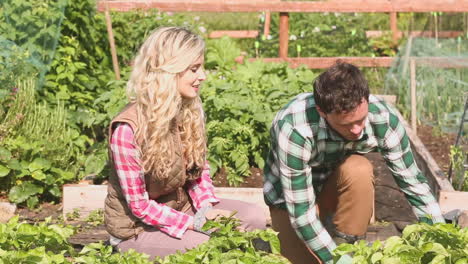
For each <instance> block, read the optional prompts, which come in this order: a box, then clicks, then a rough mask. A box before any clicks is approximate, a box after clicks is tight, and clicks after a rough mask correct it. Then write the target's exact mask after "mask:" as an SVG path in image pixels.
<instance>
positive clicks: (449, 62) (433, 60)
mask: <svg viewBox="0 0 468 264" xmlns="http://www.w3.org/2000/svg"><path fill="white" fill-rule="evenodd" d="M414 59H415V60H416V64H417V65H418V67H420V66H429V67H435V68H451V69H461V68H468V58H462V57H415V58H414Z"/></svg>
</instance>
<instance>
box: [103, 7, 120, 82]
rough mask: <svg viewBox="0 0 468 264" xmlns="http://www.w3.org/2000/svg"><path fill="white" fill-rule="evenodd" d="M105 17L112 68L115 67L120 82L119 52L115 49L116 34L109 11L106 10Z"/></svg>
mask: <svg viewBox="0 0 468 264" xmlns="http://www.w3.org/2000/svg"><path fill="white" fill-rule="evenodd" d="M104 13H105V17H106V25H107V36H108V38H109V45H110V50H111V55H112V66H113V67H114V73H115V79H116V80H120V69H119V60H118V59H117V50H116V49H115V42H114V32H113V31H112V20H111V16H110V13H109V9H108V8H106V11H105V12H104Z"/></svg>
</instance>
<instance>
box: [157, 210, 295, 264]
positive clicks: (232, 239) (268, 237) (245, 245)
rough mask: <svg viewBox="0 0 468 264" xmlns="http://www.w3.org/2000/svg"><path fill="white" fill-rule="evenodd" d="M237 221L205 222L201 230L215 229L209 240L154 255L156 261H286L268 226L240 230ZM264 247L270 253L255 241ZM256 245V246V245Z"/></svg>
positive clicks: (224, 218) (167, 263)
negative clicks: (246, 230)
mask: <svg viewBox="0 0 468 264" xmlns="http://www.w3.org/2000/svg"><path fill="white" fill-rule="evenodd" d="M238 227H239V220H237V219H236V218H234V217H221V218H220V219H219V220H217V221H208V222H207V223H206V224H205V225H204V226H203V229H204V230H211V229H213V230H216V231H214V232H213V233H211V237H210V240H208V241H207V242H205V243H203V244H201V245H199V246H197V247H196V248H194V249H191V250H188V251H187V252H185V253H176V254H172V255H169V256H167V257H165V258H164V259H160V258H156V261H158V262H159V263H160V264H169V263H171V264H172V263H175V264H176V263H201V264H204V263H246V264H247V263H252V264H253V263H265V264H266V263H268V264H275V263H278V264H280V263H282V264H285V263H290V262H289V261H288V260H287V259H286V258H284V257H282V256H281V255H280V245H279V240H278V237H277V233H276V232H274V231H273V230H271V229H267V230H255V231H251V232H243V231H240V230H238ZM259 239H260V240H262V241H263V242H264V243H266V244H267V245H268V246H266V248H268V249H269V251H271V253H270V252H267V251H264V250H258V249H257V248H258V246H256V243H258V242H257V241H258V240H259ZM256 247H257V248H256Z"/></svg>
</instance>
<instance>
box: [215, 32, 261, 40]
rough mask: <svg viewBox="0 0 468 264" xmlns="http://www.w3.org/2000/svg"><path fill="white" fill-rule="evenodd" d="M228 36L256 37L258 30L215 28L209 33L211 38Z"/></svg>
mask: <svg viewBox="0 0 468 264" xmlns="http://www.w3.org/2000/svg"><path fill="white" fill-rule="evenodd" d="M224 36H228V37H231V38H256V37H258V31H256V30H215V31H211V32H210V34H209V35H208V37H209V38H222V37H224Z"/></svg>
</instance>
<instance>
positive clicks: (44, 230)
mask: <svg viewBox="0 0 468 264" xmlns="http://www.w3.org/2000/svg"><path fill="white" fill-rule="evenodd" d="M238 226H239V222H238V220H236V219H235V218H221V219H220V220H219V222H208V223H207V224H206V228H216V229H218V231H216V232H215V233H213V235H212V237H211V238H210V240H209V241H208V242H206V243H204V244H201V245H199V246H198V247H196V248H194V249H191V250H189V251H187V252H186V253H184V254H182V253H177V254H174V255H170V256H167V257H166V258H165V259H164V260H161V259H158V258H157V260H156V261H159V262H158V263H160V264H164V263H175V264H182V263H187V264H188V263H221V262H224V261H227V263H271V264H274V263H278V264H279V263H289V262H288V261H287V260H286V259H285V258H283V257H281V256H280V255H279V240H278V238H277V233H276V232H273V231H272V230H270V229H268V230H256V231H252V232H241V231H239V230H237V227H238ZM74 233H76V229H75V228H73V227H71V226H63V225H59V224H52V222H51V219H50V218H48V219H46V221H45V222H40V223H36V224H33V225H32V224H27V223H21V222H19V220H18V216H15V217H13V218H12V219H10V221H9V222H8V223H6V224H0V234H1V235H0V264H7V263H8V264H20V263H44V264H45V263H47V264H48V263H77V264H78V263H83V264H85V263H86V264H87V263H95V264H120V263H128V264H140V263H142V264H150V263H155V262H154V261H150V260H149V258H148V256H147V255H145V254H141V253H137V252H135V251H134V250H129V251H128V252H125V253H116V252H115V251H113V248H112V247H111V246H107V245H103V244H102V243H91V244H88V245H86V246H85V247H84V248H83V249H82V250H81V251H80V252H76V251H75V249H74V248H73V247H72V246H71V244H70V243H69V242H68V239H69V238H70V236H72V235H73V234H74ZM256 239H262V240H263V241H265V243H266V244H267V245H268V247H269V248H270V249H271V252H272V253H267V252H266V251H261V250H257V249H256V248H255V243H256ZM239 261H242V262H239Z"/></svg>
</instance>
